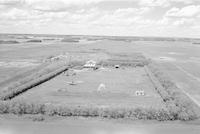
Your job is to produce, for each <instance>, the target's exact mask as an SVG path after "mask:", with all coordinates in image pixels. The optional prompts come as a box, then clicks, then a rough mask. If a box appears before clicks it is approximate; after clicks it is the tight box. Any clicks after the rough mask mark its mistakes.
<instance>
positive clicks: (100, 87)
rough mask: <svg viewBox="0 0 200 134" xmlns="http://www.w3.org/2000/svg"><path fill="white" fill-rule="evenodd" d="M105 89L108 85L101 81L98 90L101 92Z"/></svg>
mask: <svg viewBox="0 0 200 134" xmlns="http://www.w3.org/2000/svg"><path fill="white" fill-rule="evenodd" d="M105 89H106V85H105V84H103V83H101V84H100V85H99V87H98V89H97V92H101V91H103V90H105Z"/></svg>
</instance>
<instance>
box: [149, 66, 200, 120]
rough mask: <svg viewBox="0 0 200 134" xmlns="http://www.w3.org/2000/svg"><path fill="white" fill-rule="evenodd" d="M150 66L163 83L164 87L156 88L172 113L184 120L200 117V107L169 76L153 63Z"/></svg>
mask: <svg viewBox="0 0 200 134" xmlns="http://www.w3.org/2000/svg"><path fill="white" fill-rule="evenodd" d="M148 68H149V69H150V70H151V72H152V73H153V75H154V76H155V77H156V78H157V80H158V81H159V83H160V84H161V85H162V88H156V90H157V91H158V93H159V94H160V95H161V97H162V99H163V101H164V102H165V103H166V105H167V108H168V109H169V112H170V113H173V114H174V116H177V118H182V120H193V119H197V118H199V115H200V108H199V107H198V106H197V105H196V104H195V103H194V102H193V101H192V100H191V99H190V98H189V97H188V96H187V95H186V94H184V93H183V92H182V91H181V90H180V89H179V88H178V87H177V86H176V84H175V83H173V82H172V81H171V80H170V78H169V77H168V76H166V75H165V74H164V73H163V72H162V71H161V70H160V69H158V67H157V66H156V65H155V64H153V63H151V64H149V65H148Z"/></svg>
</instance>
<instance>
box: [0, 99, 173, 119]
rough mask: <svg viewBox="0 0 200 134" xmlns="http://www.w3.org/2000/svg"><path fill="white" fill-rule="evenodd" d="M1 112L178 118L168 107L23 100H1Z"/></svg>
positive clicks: (118, 117) (115, 117)
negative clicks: (73, 103)
mask: <svg viewBox="0 0 200 134" xmlns="http://www.w3.org/2000/svg"><path fill="white" fill-rule="evenodd" d="M0 114H17V115H22V114H31V115H33V114H41V115H48V116H82V117H101V118H112V119H120V118H124V119H125V118H127V119H134V120H136V119H140V120H158V121H167V120H176V119H177V118H176V117H175V116H174V115H173V113H170V112H169V111H168V110H166V109H153V108H114V107H109V108H99V107H90V106H88V107H87V106H67V105H66V106H64V105H45V104H39V103H27V102H23V101H17V102H16V101H0Z"/></svg>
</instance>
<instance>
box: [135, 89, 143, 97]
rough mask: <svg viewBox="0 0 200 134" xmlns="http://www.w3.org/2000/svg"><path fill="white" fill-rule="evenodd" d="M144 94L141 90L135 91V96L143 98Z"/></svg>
mask: <svg viewBox="0 0 200 134" xmlns="http://www.w3.org/2000/svg"><path fill="white" fill-rule="evenodd" d="M144 95H145V92H144V91H143V90H137V91H135V96H144Z"/></svg>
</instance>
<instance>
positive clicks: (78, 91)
mask: <svg viewBox="0 0 200 134" xmlns="http://www.w3.org/2000/svg"><path fill="white" fill-rule="evenodd" d="M74 71H75V72H77V73H76V75H75V76H66V74H62V75H59V76H57V77H56V78H54V79H52V80H50V81H48V82H46V83H44V84H42V85H40V86H37V87H35V88H33V89H31V90H29V91H27V92H26V93H24V94H22V95H20V96H18V97H15V99H23V100H24V99H25V100H26V101H35V100H37V101H41V102H44V103H57V104H61V105H62V104H67V105H72V106H81V105H83V106H85V105H90V106H98V107H108V106H112V107H125V108H128V107H138V106H139V107H154V108H160V107H164V105H163V102H162V99H161V97H160V96H159V95H158V94H157V93H156V91H155V89H154V86H153V84H152V83H151V82H150V80H149V78H148V76H147V75H146V73H145V71H144V69H143V68H140V67H139V68H125V69H113V68H100V69H98V70H95V71H94V70H87V69H83V70H74ZM65 73H67V72H65ZM71 81H74V85H71V84H70V82H71ZM101 84H103V85H104V86H103V87H102V88H101V87H99V86H100V85H101ZM137 90H139V91H140V90H143V91H144V92H145V95H144V96H136V94H135V92H136V91H137Z"/></svg>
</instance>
